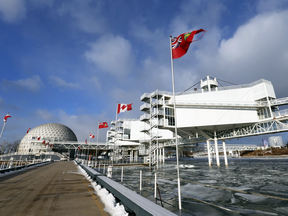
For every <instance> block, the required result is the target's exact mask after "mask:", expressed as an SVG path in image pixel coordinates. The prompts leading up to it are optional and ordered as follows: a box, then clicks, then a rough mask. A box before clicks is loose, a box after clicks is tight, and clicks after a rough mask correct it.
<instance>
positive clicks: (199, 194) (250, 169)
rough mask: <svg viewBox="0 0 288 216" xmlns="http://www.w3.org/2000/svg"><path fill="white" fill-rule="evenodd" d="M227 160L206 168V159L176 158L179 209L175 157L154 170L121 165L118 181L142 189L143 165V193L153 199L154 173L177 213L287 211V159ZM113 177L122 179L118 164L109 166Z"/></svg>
mask: <svg viewBox="0 0 288 216" xmlns="http://www.w3.org/2000/svg"><path fill="white" fill-rule="evenodd" d="M221 163H222V164H224V161H221ZM228 163H229V166H228V167H226V166H224V165H221V166H220V167H217V166H216V165H215V164H214V165H213V166H212V167H209V166H208V160H207V158H195V159H190V160H184V161H179V164H180V166H179V167H180V178H181V179H182V180H181V193H182V194H184V195H182V208H183V210H182V212H181V213H180V212H179V210H178V196H177V187H178V186H177V179H176V177H177V171H176V161H165V164H164V165H162V164H161V165H160V166H159V168H158V170H156V169H155V168H153V170H152V171H149V168H135V167H134V168H128V167H124V177H123V183H122V184H123V185H124V186H126V187H128V188H130V189H131V190H133V191H135V192H136V193H139V194H140V190H139V174H140V171H139V170H140V169H142V172H143V184H142V188H143V190H142V192H141V195H142V196H144V197H146V198H147V199H149V200H151V201H153V202H154V201H155V199H154V179H155V175H154V173H155V172H157V183H158V185H159V187H160V196H161V199H162V201H163V205H164V208H166V209H168V210H170V211H172V212H174V213H175V214H177V215H180V214H181V215H185V216H186V215H213V216H214V215H215V216H222V215H239V214H240V215H261V216H262V215H288V172H287V168H288V158H287V159H285V158H284V159H275V158H274V159H271V158H267V159H246V158H232V159H231V158H230V159H229V160H228ZM113 178H115V180H116V181H118V182H120V180H121V168H114V169H113ZM212 186H216V187H212ZM219 187H220V188H219ZM245 192H248V193H245ZM251 193H254V194H251ZM255 193H257V194H262V195H264V196H260V195H255ZM267 195H268V196H273V197H275V198H271V197H267ZM157 198H158V199H159V194H158V192H157ZM281 198H284V200H283V199H281ZM196 199H197V200H198V201H197V200H196ZM285 199H286V200H285ZM201 201H203V202H206V203H203V202H201ZM157 204H159V205H161V202H160V201H159V200H157ZM213 205H214V206H213ZM221 207H223V208H226V209H228V210H231V211H228V210H225V209H222V208H221Z"/></svg>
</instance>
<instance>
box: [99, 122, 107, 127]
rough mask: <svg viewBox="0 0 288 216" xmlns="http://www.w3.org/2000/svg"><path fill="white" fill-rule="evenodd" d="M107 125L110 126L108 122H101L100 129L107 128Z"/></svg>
mask: <svg viewBox="0 0 288 216" xmlns="http://www.w3.org/2000/svg"><path fill="white" fill-rule="evenodd" d="M107 127H108V124H107V122H99V129H101V128H107Z"/></svg>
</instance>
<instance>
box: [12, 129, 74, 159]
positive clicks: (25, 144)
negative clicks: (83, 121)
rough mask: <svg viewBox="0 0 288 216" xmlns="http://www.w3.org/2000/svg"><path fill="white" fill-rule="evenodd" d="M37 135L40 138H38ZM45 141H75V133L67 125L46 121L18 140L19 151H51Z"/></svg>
mask: <svg viewBox="0 0 288 216" xmlns="http://www.w3.org/2000/svg"><path fill="white" fill-rule="evenodd" d="M38 137H40V139H39V140H38ZM44 140H45V141H46V142H50V143H53V142H61V141H77V137H76V135H75V133H74V132H73V131H72V130H71V129H70V128H69V127H67V126H65V125H62V124H58V123H48V124H43V125H39V126H37V127H35V128H33V129H32V130H30V131H29V133H28V134H26V135H25V136H24V137H23V139H22V140H21V142H20V145H19V149H18V152H19V153H29V152H31V153H39V152H41V151H44V152H45V151H51V150H52V149H51V148H50V146H49V145H45V144H42V142H43V141H44Z"/></svg>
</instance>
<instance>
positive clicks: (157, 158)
mask: <svg viewBox="0 0 288 216" xmlns="http://www.w3.org/2000/svg"><path fill="white" fill-rule="evenodd" d="M157 142H158V140H157ZM158 149H159V148H158V144H157V151H156V154H157V157H156V160H157V170H158V161H159V152H158V151H159V150H158Z"/></svg>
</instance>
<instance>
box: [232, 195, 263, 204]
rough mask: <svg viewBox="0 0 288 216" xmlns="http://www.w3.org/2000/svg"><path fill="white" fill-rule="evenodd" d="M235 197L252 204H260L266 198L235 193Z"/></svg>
mask: <svg viewBox="0 0 288 216" xmlns="http://www.w3.org/2000/svg"><path fill="white" fill-rule="evenodd" d="M235 195H237V196H241V197H243V198H245V199H246V200H248V201H249V202H252V203H257V202H262V201H264V200H265V199H267V197H263V196H256V195H252V194H242V193H235Z"/></svg>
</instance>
